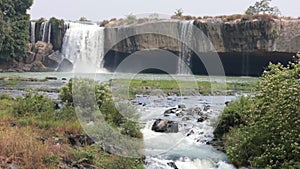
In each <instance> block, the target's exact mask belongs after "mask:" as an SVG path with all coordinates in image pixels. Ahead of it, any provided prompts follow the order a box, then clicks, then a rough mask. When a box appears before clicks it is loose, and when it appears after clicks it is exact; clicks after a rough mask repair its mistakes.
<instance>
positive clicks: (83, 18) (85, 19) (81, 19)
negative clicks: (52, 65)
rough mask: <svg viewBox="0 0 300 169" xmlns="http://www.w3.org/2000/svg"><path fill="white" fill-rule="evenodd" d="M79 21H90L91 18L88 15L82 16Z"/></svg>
mask: <svg viewBox="0 0 300 169" xmlns="http://www.w3.org/2000/svg"><path fill="white" fill-rule="evenodd" d="M79 21H80V22H86V21H89V20H88V19H87V18H86V17H80V18H79Z"/></svg>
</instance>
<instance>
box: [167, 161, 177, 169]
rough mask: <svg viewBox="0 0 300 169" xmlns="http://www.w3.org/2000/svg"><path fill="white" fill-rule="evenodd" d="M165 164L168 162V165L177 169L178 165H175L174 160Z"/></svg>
mask: <svg viewBox="0 0 300 169" xmlns="http://www.w3.org/2000/svg"><path fill="white" fill-rule="evenodd" d="M167 164H168V166H170V167H172V168H174V169H178V167H177V166H176V164H175V163H174V162H168V163H167Z"/></svg>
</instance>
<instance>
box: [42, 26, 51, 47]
mask: <svg viewBox="0 0 300 169" xmlns="http://www.w3.org/2000/svg"><path fill="white" fill-rule="evenodd" d="M40 37H41V38H40V39H41V41H43V42H47V43H51V41H50V40H51V24H50V22H49V21H45V22H43V23H42V24H41V27H40Z"/></svg>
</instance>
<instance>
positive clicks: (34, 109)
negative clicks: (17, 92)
mask: <svg viewBox="0 0 300 169" xmlns="http://www.w3.org/2000/svg"><path fill="white" fill-rule="evenodd" d="M54 107H55V105H54V103H53V102H52V100H51V99H50V98H49V97H47V96H45V95H42V94H34V93H33V92H29V93H27V94H25V95H24V97H18V98H17V100H16V103H15V105H14V114H15V115H16V116H20V117H26V116H34V117H37V118H39V119H49V118H53V117H54V113H55V109H54Z"/></svg>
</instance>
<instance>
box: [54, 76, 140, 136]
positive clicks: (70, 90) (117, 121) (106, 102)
mask: <svg viewBox="0 0 300 169" xmlns="http://www.w3.org/2000/svg"><path fill="white" fill-rule="evenodd" d="M60 97H61V99H62V100H63V101H64V102H65V103H66V104H68V105H72V106H79V107H80V109H87V108H88V109H89V111H85V113H86V112H89V113H86V114H84V115H83V116H82V117H84V118H87V117H89V119H88V120H91V119H92V120H96V119H95V117H97V115H95V112H96V113H97V111H98V109H99V110H100V112H101V115H102V116H103V118H104V119H105V121H106V122H107V123H108V124H110V125H111V126H112V127H115V128H119V129H120V131H121V133H122V134H125V135H129V136H131V137H136V138H142V137H143V136H142V133H141V132H140V127H139V124H138V122H137V120H138V118H139V116H138V115H137V112H136V110H135V109H128V107H129V105H126V104H118V105H115V103H114V101H113V98H112V93H111V91H110V90H109V89H108V86H107V85H106V84H96V83H95V82H93V81H92V80H88V79H71V80H70V82H69V83H68V84H66V85H65V86H64V87H63V88H62V89H61V92H60ZM116 106H122V107H119V109H117V107H116ZM119 110H122V112H120V111H119ZM100 119H101V118H100Z"/></svg>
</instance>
